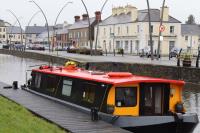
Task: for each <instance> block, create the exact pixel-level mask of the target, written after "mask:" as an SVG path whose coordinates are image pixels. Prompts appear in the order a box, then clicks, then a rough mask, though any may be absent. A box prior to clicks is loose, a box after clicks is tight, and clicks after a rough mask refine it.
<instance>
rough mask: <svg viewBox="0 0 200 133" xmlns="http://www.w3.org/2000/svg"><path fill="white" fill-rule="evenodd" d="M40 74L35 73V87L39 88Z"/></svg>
mask: <svg viewBox="0 0 200 133" xmlns="http://www.w3.org/2000/svg"><path fill="white" fill-rule="evenodd" d="M41 77H42V76H41V74H39V73H37V74H36V75H35V88H38V89H39V88H40V84H41Z"/></svg>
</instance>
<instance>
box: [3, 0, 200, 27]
mask: <svg viewBox="0 0 200 133" xmlns="http://www.w3.org/2000/svg"><path fill="white" fill-rule="evenodd" d="M28 1H29V0H0V3H1V8H0V19H3V20H5V21H8V22H10V23H11V24H14V23H15V18H14V17H13V16H12V15H11V14H10V13H9V12H8V11H6V10H7V9H10V10H12V11H13V12H14V13H15V14H16V15H17V16H18V17H19V18H20V21H21V23H22V25H23V27H24V26H25V25H27V23H28V21H29V20H30V18H31V16H32V15H33V14H34V13H35V12H37V11H38V10H39V9H38V8H37V7H36V6H35V5H34V4H33V3H30V2H28ZM68 1H72V2H73V4H69V5H68V6H67V7H66V8H65V9H64V11H63V12H62V13H61V15H60V17H59V20H58V23H63V22H64V21H67V22H68V23H73V22H74V16H75V15H82V14H83V13H85V10H84V6H83V5H82V3H81V0H35V2H37V3H38V5H40V7H41V8H42V9H43V10H44V12H45V14H46V16H47V19H48V21H49V24H50V25H53V23H54V21H55V18H56V16H57V14H58V12H59V10H60V9H61V8H62V6H63V5H64V4H65V3H67V2H68ZM84 1H85V3H86V5H87V7H88V10H89V13H90V16H94V12H95V11H97V10H100V8H101V6H102V4H103V2H104V0H84ZM149 2H150V7H151V8H157V9H160V7H161V5H162V0H149ZM127 4H131V5H133V6H135V7H137V8H138V9H139V10H140V9H146V8H147V6H146V0H108V3H107V5H106V6H105V9H104V11H103V19H105V18H106V17H108V16H110V15H111V9H112V7H113V6H125V5H127ZM166 5H167V6H168V7H169V9H170V15H171V16H173V17H175V18H177V19H178V20H180V21H182V22H183V23H184V22H185V20H186V19H187V18H188V16H189V15H190V14H193V15H194V16H195V19H196V22H197V23H200V8H199V7H200V0H166ZM44 23H45V20H44V18H43V16H42V14H41V13H40V14H38V15H37V16H36V17H35V18H34V19H33V20H32V23H31V25H33V24H37V25H44Z"/></svg>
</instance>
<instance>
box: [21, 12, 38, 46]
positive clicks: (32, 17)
mask: <svg viewBox="0 0 200 133" xmlns="http://www.w3.org/2000/svg"><path fill="white" fill-rule="evenodd" d="M40 12H41V11H37V12H36V13H34V14H33V16H32V17H31V19H30V20H29V22H28V25H27V29H26V31H28V29H29V26H30V24H31V21H32V20H33V18H34V17H35V16H36V15H37V14H38V13H40ZM25 34H26V36H25V49H26V40H27V32H25Z"/></svg>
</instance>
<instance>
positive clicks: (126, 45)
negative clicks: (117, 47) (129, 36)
mask: <svg viewBox="0 0 200 133" xmlns="http://www.w3.org/2000/svg"><path fill="white" fill-rule="evenodd" d="M124 50H125V51H128V41H125V48H124Z"/></svg>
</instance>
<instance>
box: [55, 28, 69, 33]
mask: <svg viewBox="0 0 200 133" xmlns="http://www.w3.org/2000/svg"><path fill="white" fill-rule="evenodd" d="M67 33H68V28H63V29H60V30H56V34H67Z"/></svg>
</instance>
